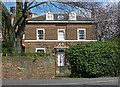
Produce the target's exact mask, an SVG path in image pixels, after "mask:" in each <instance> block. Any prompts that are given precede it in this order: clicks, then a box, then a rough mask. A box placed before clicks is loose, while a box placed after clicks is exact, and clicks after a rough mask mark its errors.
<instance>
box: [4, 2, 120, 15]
mask: <svg viewBox="0 0 120 87" xmlns="http://www.w3.org/2000/svg"><path fill="white" fill-rule="evenodd" d="M2 1H3V0H2ZM14 1H15V0H4V2H3V3H4V4H5V6H6V7H7V9H8V11H10V7H12V6H15V7H16V3H15V2H14ZM37 1H41V0H37ZM64 1H65V0H64ZM74 1H75V0H74ZM76 1H78V0H76ZM79 1H80V0H79ZM87 1H96V2H103V4H104V3H107V2H118V1H120V0H87ZM39 9H42V10H39ZM53 9H54V8H52V11H54V12H53V13H55V12H57V13H59V12H60V10H58V9H57V10H56V9H54V10H53ZM48 10H49V9H48V8H47V7H45V6H42V7H37V8H36V7H35V8H33V9H31V12H33V13H38V15H41V14H44V13H46V12H48ZM50 10H51V9H50Z"/></svg>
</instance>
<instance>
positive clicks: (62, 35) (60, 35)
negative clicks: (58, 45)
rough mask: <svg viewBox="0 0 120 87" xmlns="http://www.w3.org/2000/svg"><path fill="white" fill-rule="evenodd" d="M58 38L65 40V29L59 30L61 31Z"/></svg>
mask: <svg viewBox="0 0 120 87" xmlns="http://www.w3.org/2000/svg"><path fill="white" fill-rule="evenodd" d="M58 39H59V40H64V31H63V30H59V32H58Z"/></svg>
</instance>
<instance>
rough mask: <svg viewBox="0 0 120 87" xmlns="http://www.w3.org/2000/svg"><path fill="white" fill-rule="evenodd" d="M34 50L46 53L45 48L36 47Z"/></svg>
mask: <svg viewBox="0 0 120 87" xmlns="http://www.w3.org/2000/svg"><path fill="white" fill-rule="evenodd" d="M36 52H40V53H46V52H45V48H36ZM37 56H42V55H40V54H37Z"/></svg>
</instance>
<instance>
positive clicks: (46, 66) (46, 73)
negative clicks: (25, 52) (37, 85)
mask: <svg viewBox="0 0 120 87" xmlns="http://www.w3.org/2000/svg"><path fill="white" fill-rule="evenodd" d="M33 60H34V58H32V57H22V56H20V57H18V56H14V57H2V79H3V80H25V79H52V78H55V60H54V58H53V57H39V58H38V59H37V60H36V61H35V62H33Z"/></svg>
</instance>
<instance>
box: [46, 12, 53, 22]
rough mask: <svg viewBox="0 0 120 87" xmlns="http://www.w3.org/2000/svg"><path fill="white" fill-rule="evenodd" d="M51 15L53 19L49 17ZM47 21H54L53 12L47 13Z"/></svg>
mask: <svg viewBox="0 0 120 87" xmlns="http://www.w3.org/2000/svg"><path fill="white" fill-rule="evenodd" d="M49 14H51V15H52V18H49V17H48V16H49ZM46 20H54V15H53V13H52V12H48V13H46Z"/></svg>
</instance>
